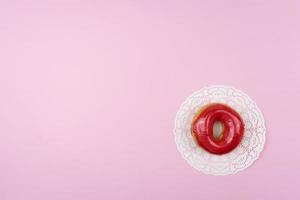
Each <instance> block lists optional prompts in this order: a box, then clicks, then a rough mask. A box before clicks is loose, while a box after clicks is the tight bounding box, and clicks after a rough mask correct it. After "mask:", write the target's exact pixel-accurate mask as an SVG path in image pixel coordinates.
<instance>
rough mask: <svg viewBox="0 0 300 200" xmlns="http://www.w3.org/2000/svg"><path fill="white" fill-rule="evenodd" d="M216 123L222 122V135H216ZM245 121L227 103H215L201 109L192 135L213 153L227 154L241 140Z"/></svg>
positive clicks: (194, 123) (199, 143)
mask: <svg viewBox="0 0 300 200" xmlns="http://www.w3.org/2000/svg"><path fill="white" fill-rule="evenodd" d="M216 123H219V125H220V124H221V132H220V136H218V137H216V136H214V129H215V125H216ZM244 126H245V125H244V122H243V120H242V118H241V117H240V115H239V114H238V113H237V112H236V111H235V110H233V109H232V108H230V107H229V106H227V105H224V104H219V103H214V104H209V105H207V106H205V107H203V108H201V109H200V110H199V112H197V114H196V115H195V117H194V120H193V122H192V129H191V130H192V136H193V137H194V139H195V140H196V142H197V144H198V145H199V146H201V147H202V148H204V149H205V150H207V151H208V152H210V153H213V154H219V155H221V154H226V153H228V152H230V151H232V150H233V149H234V148H235V147H237V145H238V144H239V143H240V142H241V140H242V138H243V135H244Z"/></svg>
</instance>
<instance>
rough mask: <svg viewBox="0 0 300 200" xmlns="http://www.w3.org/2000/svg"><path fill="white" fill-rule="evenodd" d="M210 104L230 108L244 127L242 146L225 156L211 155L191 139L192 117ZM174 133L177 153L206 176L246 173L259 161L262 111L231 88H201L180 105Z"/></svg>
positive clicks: (261, 137)
mask: <svg viewBox="0 0 300 200" xmlns="http://www.w3.org/2000/svg"><path fill="white" fill-rule="evenodd" d="M209 103H224V104H227V105H229V106H230V107H232V108H233V109H235V110H236V111H237V112H238V113H239V114H240V115H241V117H242V119H243V121H244V123H245V132H244V137H243V139H242V141H241V143H240V144H239V145H238V146H237V147H236V148H235V149H234V150H233V151H231V152H229V153H227V154H223V155H216V154H211V153H209V152H207V151H206V150H204V149H202V148H201V147H199V145H197V144H196V143H195V141H194V139H193V138H192V135H191V124H192V121H193V117H194V116H195V114H196V112H197V111H198V109H199V108H200V107H202V106H204V105H206V104H209ZM174 132H175V142H176V145H177V149H178V151H179V152H180V153H181V155H182V157H183V158H184V159H185V160H186V161H187V162H188V163H189V164H190V165H191V166H192V167H194V168H195V169H197V170H199V171H201V172H203V173H206V174H212V175H228V174H234V173H236V172H239V171H241V170H244V169H246V168H247V167H249V166H250V165H251V164H252V163H253V162H254V161H255V160H256V159H258V157H259V154H260V152H261V151H262V150H263V147H264V144H265V132H266V128H265V123H264V117H263V115H262V113H261V111H260V110H259V108H258V107H257V105H256V103H255V102H254V101H253V100H252V99H251V98H250V97H249V96H248V95H247V94H245V93H244V92H242V91H240V90H237V89H235V88H232V87H228V86H220V85H216V86H210V87H205V88H202V89H201V90H199V91H197V92H195V93H193V94H192V95H191V96H189V97H188V98H187V99H186V100H185V101H184V102H183V104H182V105H181V107H180V109H179V111H178V112H177V115H176V120H175V129H174Z"/></svg>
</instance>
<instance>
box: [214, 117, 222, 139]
mask: <svg viewBox="0 0 300 200" xmlns="http://www.w3.org/2000/svg"><path fill="white" fill-rule="evenodd" d="M223 133H224V123H223V122H221V121H215V122H214V124H213V136H214V138H215V139H216V140H221V139H222V138H223Z"/></svg>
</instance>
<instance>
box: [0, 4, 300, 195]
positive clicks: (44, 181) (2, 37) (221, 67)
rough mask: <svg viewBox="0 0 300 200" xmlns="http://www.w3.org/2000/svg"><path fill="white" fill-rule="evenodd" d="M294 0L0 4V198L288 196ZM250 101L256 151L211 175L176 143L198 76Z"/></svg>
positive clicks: (295, 151) (299, 48)
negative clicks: (248, 162)
mask: <svg viewBox="0 0 300 200" xmlns="http://www.w3.org/2000/svg"><path fill="white" fill-rule="evenodd" d="M299 9H300V2H299V1H296V0H295V1H293V0H288V1H286V0H282V1H278V0H275V1H270V0H267V1H258V0H255V1H252V0H251V1H250V0H249V1H237V0H236V1H233V0H229V1H208V0H207V1H183V0H182V1H150V0H149V1H129V0H127V1H119V2H117V1H106V2H101V1H98V2H97V1H66V0H65V1H58V0H57V1H33V0H32V1H28V2H27V3H26V2H25V1H20V2H17V1H14V0H13V1H8V0H2V1H0V95H1V98H0V136H1V138H0V199H1V200H82V199H84V200H99V199H173V200H177V199H228V200H229V199H230V200H240V199H244V200H249V199H283V198H285V199H289V200H290V199H299V198H300V190H299V184H300V171H299V164H300V156H299V152H300V144H299V137H300V136H299V130H300V123H299V112H300V103H299V102H300V68H299V66H300V38H299V35H300V26H299V22H300V12H299ZM211 84H225V85H231V86H234V87H236V88H238V89H241V90H243V91H244V92H246V93H247V94H249V95H250V96H251V97H252V98H253V99H254V100H255V101H256V102H257V103H258V105H259V107H260V108H261V110H262V111H263V113H264V115H265V119H266V125H267V129H268V130H267V143H266V146H265V149H264V151H263V153H262V155H261V158H260V159H259V160H258V161H257V162H256V163H255V164H254V165H252V166H251V167H250V168H249V169H248V170H246V171H243V172H241V173H239V174H237V175H230V176H225V177H214V176H209V175H204V174H201V173H200V172H198V171H196V170H194V169H193V168H191V167H190V166H189V165H188V164H187V163H186V162H185V161H184V160H183V159H182V158H181V156H180V154H179V152H177V150H176V147H175V144H174V135H173V126H174V118H175V114H176V112H177V110H178V108H179V106H180V104H181V102H182V101H183V100H184V99H185V98H186V97H187V96H188V95H189V94H191V93H192V92H193V91H195V90H198V89H200V88H201V87H203V86H205V85H211Z"/></svg>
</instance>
